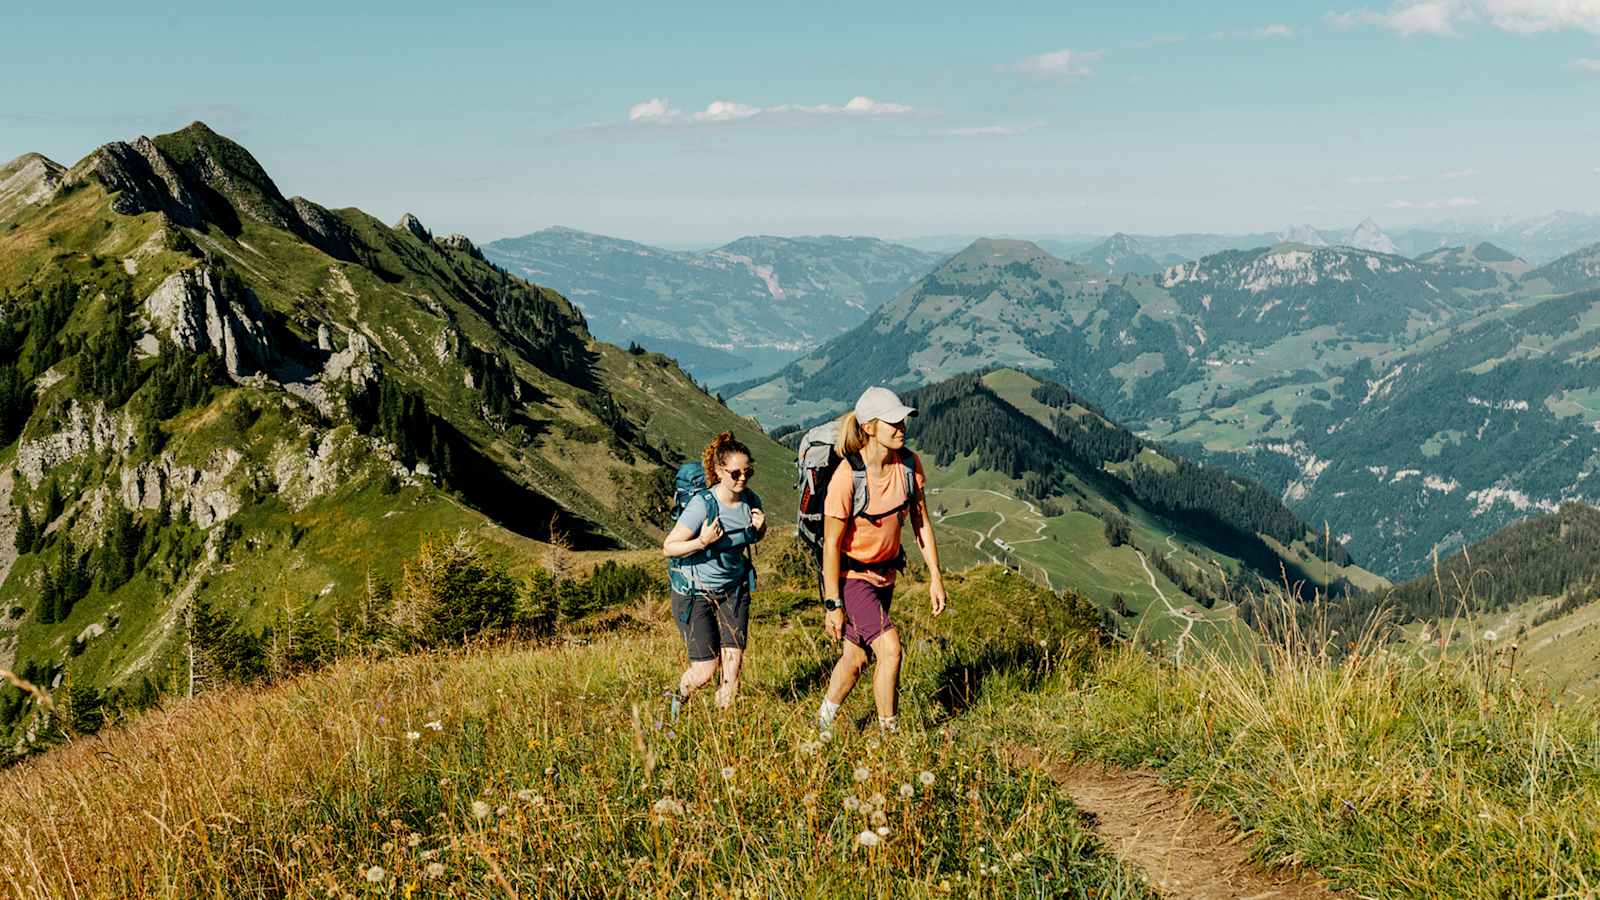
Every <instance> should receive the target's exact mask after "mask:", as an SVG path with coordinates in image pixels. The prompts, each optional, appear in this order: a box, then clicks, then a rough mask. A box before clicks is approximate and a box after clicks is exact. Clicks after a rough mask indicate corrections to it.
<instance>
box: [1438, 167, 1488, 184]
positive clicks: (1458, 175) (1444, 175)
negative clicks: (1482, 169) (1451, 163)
mask: <svg viewBox="0 0 1600 900" xmlns="http://www.w3.org/2000/svg"><path fill="white" fill-rule="evenodd" d="M1477 174H1478V170H1477V169H1451V170H1450V171H1448V172H1440V173H1439V179H1440V180H1441V181H1460V180H1461V179H1463V178H1471V177H1473V176H1474V175H1477Z"/></svg>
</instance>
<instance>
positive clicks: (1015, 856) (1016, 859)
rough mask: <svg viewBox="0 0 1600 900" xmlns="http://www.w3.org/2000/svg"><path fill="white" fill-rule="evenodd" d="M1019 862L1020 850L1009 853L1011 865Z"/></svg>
mask: <svg viewBox="0 0 1600 900" xmlns="http://www.w3.org/2000/svg"><path fill="white" fill-rule="evenodd" d="M1020 862H1022V851H1021V850H1018V851H1016V852H1015V853H1012V854H1011V864H1012V865H1016V864H1017V863H1020Z"/></svg>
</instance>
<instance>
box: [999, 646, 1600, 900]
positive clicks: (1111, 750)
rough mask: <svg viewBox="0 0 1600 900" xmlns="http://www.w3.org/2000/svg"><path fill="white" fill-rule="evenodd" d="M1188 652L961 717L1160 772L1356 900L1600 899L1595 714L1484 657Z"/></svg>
mask: <svg viewBox="0 0 1600 900" xmlns="http://www.w3.org/2000/svg"><path fill="white" fill-rule="evenodd" d="M1360 649H1361V650H1363V651H1365V650H1369V649H1373V648H1371V647H1370V646H1367V647H1362V648H1360ZM1189 659H1190V660H1191V662H1190V664H1187V665H1184V666H1180V667H1177V668H1173V667H1170V666H1166V665H1162V664H1160V663H1157V662H1155V661H1154V660H1152V659H1150V658H1149V657H1148V656H1145V655H1142V654H1139V653H1137V652H1133V651H1131V650H1119V651H1115V652H1112V653H1109V654H1105V655H1102V656H1101V657H1100V660H1099V663H1098V665H1097V667H1096V669H1095V671H1094V672H1093V673H1091V674H1089V675H1088V676H1087V677H1085V678H1082V679H1080V680H1077V681H1072V682H1063V683H1060V684H1056V685H1054V686H1051V687H1049V688H1046V689H1044V690H1043V691H1041V692H1040V693H1039V694H1038V695H1037V700H1038V702H1037V703H1030V704H1020V705H1017V706H1014V707H1011V708H1000V707H998V706H997V705H995V704H985V705H984V708H983V709H982V710H979V711H977V713H976V715H974V716H973V717H971V718H972V719H974V720H978V721H983V722H984V723H985V727H988V728H990V729H992V730H993V733H995V734H997V735H999V736H1003V737H1004V738H1006V739H1010V740H1024V739H1026V740H1032V741H1036V742H1039V743H1040V744H1042V745H1044V746H1046V747H1049V748H1051V749H1052V750H1053V751H1054V752H1056V753H1059V754H1066V755H1069V756H1077V757H1083V758H1088V759H1095V760H1101V761H1103V762H1106V763H1109V764H1114V765H1121V766H1130V767H1150V768H1154V769H1156V770H1158V771H1159V772H1160V773H1161V774H1162V775H1163V777H1164V778H1166V779H1169V780H1171V781H1173V782H1176V783H1179V784H1181V785H1183V786H1185V787H1187V788H1189V789H1190V790H1191V791H1193V792H1194V793H1195V794H1196V795H1197V796H1199V797H1200V798H1201V800H1202V802H1203V803H1205V804H1206V805H1208V806H1210V807H1212V808H1213V809H1215V810H1217V811H1218V812H1221V813H1223V814H1225V815H1228V816H1230V817H1232V818H1233V819H1234V821H1236V822H1237V823H1239V825H1240V826H1241V827H1242V828H1243V829H1244V830H1245V831H1246V832H1247V833H1250V834H1253V835H1254V836H1255V838H1256V842H1255V851H1256V852H1257V854H1258V855H1259V857H1260V858H1261V859H1262V860H1263V861H1264V862H1267V863H1285V862H1293V863H1299V864H1305V865H1310V866H1312V867H1314V868H1315V869H1316V870H1317V871H1318V872H1319V874H1321V875H1323V876H1325V877H1327V878H1329V879H1330V880H1332V881H1333V882H1334V884H1335V886H1338V887H1343V888H1347V889H1349V890H1352V891H1354V892H1355V893H1357V894H1359V895H1362V896H1397V897H1546V896H1568V897H1570V896H1593V895H1594V894H1595V892H1596V891H1597V890H1600V721H1597V718H1596V716H1595V713H1594V710H1593V707H1592V706H1589V705H1587V704H1585V705H1582V706H1577V707H1573V706H1564V705H1561V704H1552V703H1551V702H1549V701H1548V700H1546V699H1544V698H1545V697H1547V696H1548V692H1547V691H1546V690H1544V689H1543V687H1542V686H1541V685H1537V684H1534V685H1530V684H1525V683H1524V682H1523V681H1522V680H1521V679H1519V678H1517V677H1515V676H1514V675H1513V674H1511V673H1510V672H1509V667H1508V665H1507V664H1506V660H1505V659H1504V658H1503V657H1500V656H1490V655H1488V654H1483V653H1479V654H1468V655H1466V656H1463V657H1456V658H1451V659H1447V660H1446V661H1444V662H1443V663H1439V664H1437V665H1416V664H1414V663H1408V662H1407V661H1406V660H1404V659H1402V658H1401V657H1400V656H1399V655H1398V654H1391V653H1385V652H1383V651H1381V650H1377V651H1375V652H1372V653H1367V652H1360V653H1358V654H1357V655H1355V656H1352V657H1350V658H1348V659H1347V660H1346V661H1345V662H1344V663H1343V664H1342V665H1331V664H1330V663H1329V662H1328V660H1327V659H1326V658H1325V657H1319V656H1316V655H1311V654H1306V653H1291V652H1287V651H1281V650H1280V651H1278V652H1276V653H1275V654H1273V655H1271V656H1269V657H1267V658H1265V659H1263V660H1262V661H1259V662H1253V661H1246V662H1240V661H1238V660H1230V659H1226V658H1223V657H1222V656H1220V655H1218V654H1217V653H1216V652H1202V653H1198V654H1193V655H1191V656H1190V657H1189Z"/></svg>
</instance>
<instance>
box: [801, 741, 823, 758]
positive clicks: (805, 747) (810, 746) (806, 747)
mask: <svg viewBox="0 0 1600 900" xmlns="http://www.w3.org/2000/svg"><path fill="white" fill-rule="evenodd" d="M821 749H822V742H821V741H806V742H805V743H803V744H801V745H800V752H801V754H803V755H805V756H810V755H812V754H813V753H816V752H817V751H818V750H821Z"/></svg>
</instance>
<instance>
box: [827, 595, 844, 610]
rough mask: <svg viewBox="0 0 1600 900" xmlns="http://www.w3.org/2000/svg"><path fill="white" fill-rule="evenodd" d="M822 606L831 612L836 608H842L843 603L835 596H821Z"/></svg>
mask: <svg viewBox="0 0 1600 900" xmlns="http://www.w3.org/2000/svg"><path fill="white" fill-rule="evenodd" d="M822 608H823V609H825V610H827V611H828V612H833V611H834V610H836V609H844V603H843V602H841V601H840V600H838V599H837V598H835V597H823V598H822Z"/></svg>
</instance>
